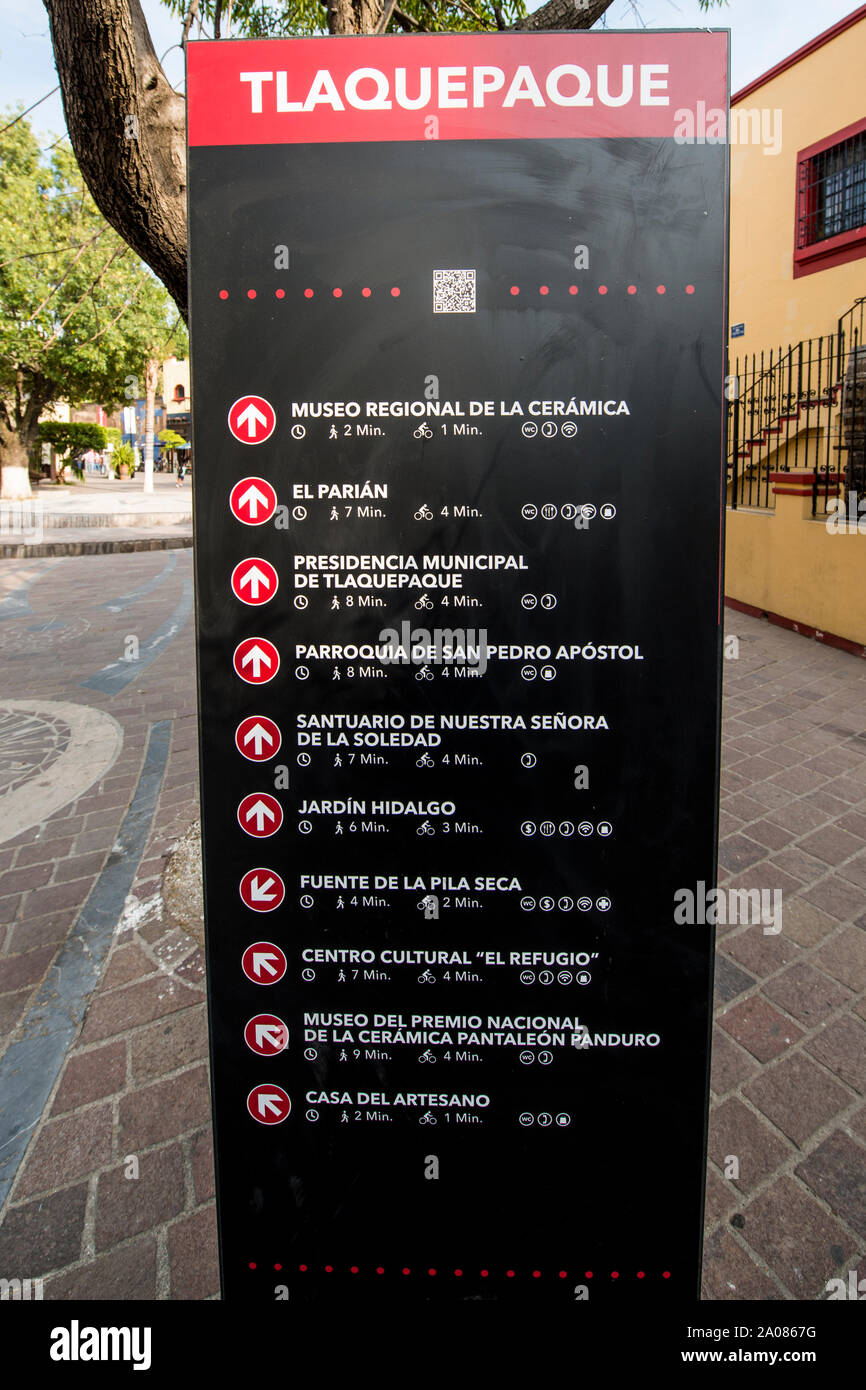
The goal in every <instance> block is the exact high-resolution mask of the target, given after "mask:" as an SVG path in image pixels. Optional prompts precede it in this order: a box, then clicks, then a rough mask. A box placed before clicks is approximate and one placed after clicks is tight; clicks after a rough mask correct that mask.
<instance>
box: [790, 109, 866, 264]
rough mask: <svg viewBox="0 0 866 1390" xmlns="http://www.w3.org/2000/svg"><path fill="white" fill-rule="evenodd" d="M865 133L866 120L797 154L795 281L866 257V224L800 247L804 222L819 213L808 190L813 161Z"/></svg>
mask: <svg viewBox="0 0 866 1390" xmlns="http://www.w3.org/2000/svg"><path fill="white" fill-rule="evenodd" d="M864 130H866V118H864V119H863V120H861V121H855V122H854V124H853V125H849V126H845V128H844V129H843V130H837V131H835V132H834V134H833V135H828V136H826V137H825V139H823V140H818V141H816V143H815V144H814V145H808V146H807V147H806V148H805V149H803V150H800V151H799V152H798V154H797V197H796V205H795V213H794V279H795V280H797V279H799V277H800V276H801V275H814V273H815V272H816V271H817V270H827V269H829V267H830V266H834V265H844V264H845V262H846V261H855V260H858V259H859V257H861V256H866V224H864V225H863V226H862V227H855V228H854V229H853V230H852V231H850V232H841V233H840V235H839V236H834V237H827V239H826V240H825V241H816V242H813V243H812V244H811V245H810V246H799V245H798V244H797V243H798V241H799V238H800V225H801V223H802V220H803V219H804V218H805V217H808V216H809V214H810V213H814V210H815V209H814V207H810V206H809V201H810V193H809V189H808V187H807V177H806V171H807V169H808V166H809V163H810V161H811V160H813V159H814V158H815V156H816V155H819V154H823V153H824V152H825V150H829V149H832V148H833V146H834V145H841V144H842V143H843V142H844V141H845V140H850V139H852V138H853V137H854V136H855V135H860V134H861V132H862V131H864Z"/></svg>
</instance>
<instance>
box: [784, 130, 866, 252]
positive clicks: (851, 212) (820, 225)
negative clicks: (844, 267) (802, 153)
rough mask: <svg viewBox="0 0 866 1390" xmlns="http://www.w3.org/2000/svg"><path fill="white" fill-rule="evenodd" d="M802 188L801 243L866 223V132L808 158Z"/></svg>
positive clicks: (802, 166)
mask: <svg viewBox="0 0 866 1390" xmlns="http://www.w3.org/2000/svg"><path fill="white" fill-rule="evenodd" d="M800 189H801V195H802V204H803V209H802V212H801V216H800V238H799V245H800V246H814V244H815V243H816V242H818V241H826V240H827V239H828V237H833V236H840V235H841V234H842V233H843V232H853V231H854V230H855V229H856V228H857V227H863V226H866V131H861V132H860V134H859V135H855V136H854V137H853V138H852V139H850V140H843V141H842V143H841V144H840V145H832V146H831V147H830V149H828V150H824V151H822V153H821V154H816V155H814V156H813V157H812V158H811V159H805V160H804V161H803V163H802V164H801V166H800Z"/></svg>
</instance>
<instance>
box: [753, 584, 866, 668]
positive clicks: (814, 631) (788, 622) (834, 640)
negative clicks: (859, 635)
mask: <svg viewBox="0 0 866 1390" xmlns="http://www.w3.org/2000/svg"><path fill="white" fill-rule="evenodd" d="M725 607H726V608H733V609H735V610H736V612H737V613H747V614H748V616H749V617H750V618H766V619H767V621H768V622H771V623H773V624H775V626H776V627H784V628H787V629H788V631H789V632H797V633H799V635H800V636H801V637H811V638H812V639H813V641H815V642H823V644H824V646H825V647H838V648H839V650H840V651H843V652H849V653H850V655H851V656H859V657H861V658H862V659H863V660H866V647H864V646H863V645H862V643H860V642H852V641H851V639H850V637H839V636H837V634H836V633H835V632H820V631H819V630H818V628H816V627H810V626H809V624H808V623H797V622H795V621H794V619H793V618H784V617H783V616H782V614H781V613H770V612H769V611H768V610H767V609H766V608H756V607H755V605H754V604H753V603H743V602H742V601H741V600H740V599H738V598H728V596H727V594H726V595H725Z"/></svg>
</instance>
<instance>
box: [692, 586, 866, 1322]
mask: <svg viewBox="0 0 866 1390" xmlns="http://www.w3.org/2000/svg"><path fill="white" fill-rule="evenodd" d="M727 627H728V631H729V632H731V633H734V634H737V635H738V636H739V639H740V653H739V658H738V659H737V660H736V661H726V663H725V667H726V669H725V704H724V729H723V745H722V799H721V825H720V838H721V844H720V876H719V881H720V884H723V885H724V886H725V887H726V888H753V889H754V888H758V889H769V890H774V889H779V890H780V891H781V893H782V895H783V897H782V904H783V911H782V930H781V932H780V933H779V934H778V935H773V934H769V933H765V932H764V930H763V926H733V927H731V926H720V927H719V928H718V951H717V961H716V1003H717V1009H716V1026H715V1030H714V1039H713V1063H712V1090H713V1103H712V1109H711V1116H710V1142H709V1154H710V1163H709V1173H708V1178H707V1182H708V1187H707V1227H706V1229H707V1243H706V1246H705V1251H704V1296H705V1297H706V1298H710V1299H814V1298H821V1297H826V1285H827V1281H828V1279H830V1278H832V1277H843V1278H845V1280H846V1285H847V1274H848V1271H849V1270H851V1269H856V1270H858V1272H859V1274H858V1277H863V1276H864V1275H866V1259H864V1252H866V1200H864V1199H866V1182H864V1174H866V1164H864V1159H866V1149H864V1140H866V1110H864V1105H863V1093H864V1089H866V1084H864V1083H866V1028H864V1026H863V1021H862V1020H863V1019H864V1018H866V993H864V991H866V662H864V661H862V660H858V659H857V658H856V657H853V656H849V655H847V654H846V653H844V652H839V651H835V650H834V649H832V648H829V647H822V646H819V645H818V644H817V643H814V642H810V641H808V640H806V639H805V638H803V637H800V636H798V635H797V634H796V633H793V632H787V631H784V630H782V629H780V628H775V627H771V626H769V625H768V624H766V623H762V622H758V621H756V620H755V619H752V618H746V617H744V616H742V615H741V614H738V613H733V612H729V613H728V622H727ZM732 1158H733V1159H736V1160H737V1161H738V1165H739V1176H738V1177H733V1176H730V1174H732V1173H733V1172H734V1171H735V1165H734V1164H733V1163H731V1161H730V1160H731V1159H732ZM726 1171H727V1173H728V1174H729V1176H726Z"/></svg>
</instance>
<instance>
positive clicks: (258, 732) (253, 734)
mask: <svg viewBox="0 0 866 1390" xmlns="http://www.w3.org/2000/svg"><path fill="white" fill-rule="evenodd" d="M250 741H252V744H253V747H254V748H255V750H256V754H257V756H259V757H261V753H262V748H263V746H264V745H265V744H266V743H269V744H271V745H273V742H274V740H273V739H272V738H271V736H270V734H269V733H268V731H267V729H265V728H264V727H263V726H262V725H261V724H254V725H253V727H252V728H251V729H250V730H249V732H248V733H246V734H244V743H249V742H250Z"/></svg>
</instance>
